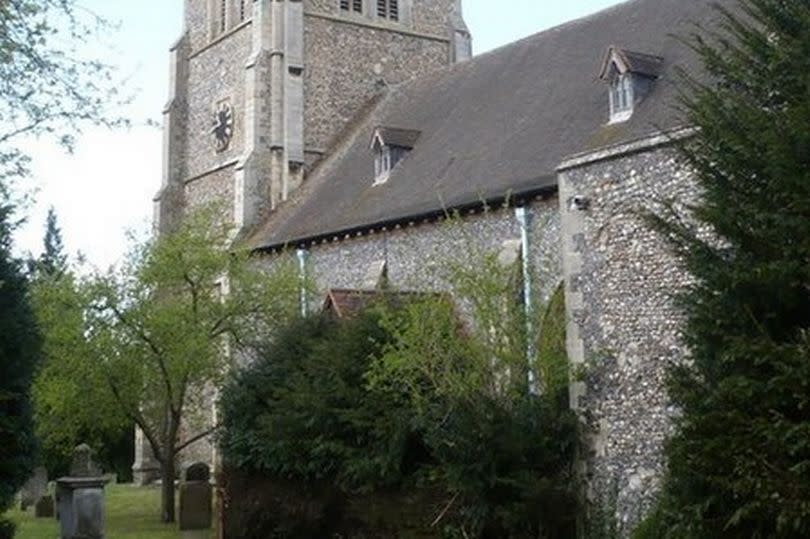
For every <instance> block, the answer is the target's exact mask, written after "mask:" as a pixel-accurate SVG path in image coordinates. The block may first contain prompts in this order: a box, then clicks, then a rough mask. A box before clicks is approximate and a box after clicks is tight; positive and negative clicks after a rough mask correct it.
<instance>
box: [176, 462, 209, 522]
mask: <svg viewBox="0 0 810 539" xmlns="http://www.w3.org/2000/svg"><path fill="white" fill-rule="evenodd" d="M210 480H211V470H210V468H209V467H208V465H207V464H205V463H202V462H198V463H196V464H192V465H191V466H189V467H188V468H187V469H186V473H185V477H184V481H183V482H182V484H181V485H180V519H179V520H180V530H208V529H210V528H211V517H212V507H211V506H212V503H213V489H212V487H211V482H210Z"/></svg>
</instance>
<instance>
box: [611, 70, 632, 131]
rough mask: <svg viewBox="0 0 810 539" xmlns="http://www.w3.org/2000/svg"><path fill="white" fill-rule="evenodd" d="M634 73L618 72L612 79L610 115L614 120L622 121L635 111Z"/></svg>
mask: <svg viewBox="0 0 810 539" xmlns="http://www.w3.org/2000/svg"><path fill="white" fill-rule="evenodd" d="M634 99H635V97H634V95H633V75H632V74H631V73H624V74H618V73H617V74H616V75H615V76H614V77H613V79H612V80H611V81H610V116H611V118H612V120H613V121H622V120H626V119H628V118H629V117H630V114H632V112H633V104H634Z"/></svg>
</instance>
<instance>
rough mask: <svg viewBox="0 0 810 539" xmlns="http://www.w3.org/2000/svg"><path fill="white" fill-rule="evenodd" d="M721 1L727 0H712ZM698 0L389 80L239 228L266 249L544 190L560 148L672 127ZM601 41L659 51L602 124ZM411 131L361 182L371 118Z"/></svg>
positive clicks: (639, 9) (700, 17)
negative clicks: (308, 170) (384, 174)
mask: <svg viewBox="0 0 810 539" xmlns="http://www.w3.org/2000/svg"><path fill="white" fill-rule="evenodd" d="M723 1H724V3H728V0H723ZM712 4H713V2H712V1H711V0H632V1H629V2H625V3H623V4H619V5H617V6H615V7H613V8H610V9H607V10H605V11H602V12H599V13H597V14H595V15H591V16H589V17H585V18H583V19H579V20H576V21H573V22H570V23H567V24H564V25H562V26H559V27H556V28H553V29H551V30H547V31H544V32H541V33H539V34H536V35H534V36H531V37H529V38H526V39H523V40H521V41H518V42H516V43H513V44H511V45H507V46H506V47H503V48H501V49H498V50H495V51H493V52H490V53H488V54H484V55H482V56H478V57H476V58H474V59H472V60H469V61H467V62H464V63H461V64H457V65H455V66H452V67H450V68H448V69H446V70H444V71H442V72H440V73H438V74H434V75H432V76H430V77H425V78H421V79H417V80H414V81H411V82H408V83H405V84H403V85H400V86H398V87H395V88H390V89H388V90H387V91H386V94H385V95H384V96H383V97H382V98H381V99H380V100H379V102H378V103H377V104H376V105H375V106H374V107H372V109H371V110H370V112H368V113H367V114H366V116H365V117H363V118H359V119H358V120H357V121H356V122H355V126H354V128H353V130H352V131H351V132H350V133H349V134H348V135H347V136H346V137H345V138H344V139H343V140H342V142H341V143H339V144H338V145H337V146H336V147H335V148H333V151H332V153H331V155H330V156H329V157H328V158H327V159H325V160H324V161H323V162H322V164H321V165H320V166H318V168H317V169H316V170H315V171H313V173H312V174H310V176H309V177H308V178H307V180H306V181H305V182H304V185H303V186H302V187H301V188H300V189H299V190H298V191H297V192H296V193H295V194H294V195H293V198H292V199H291V200H290V201H288V202H287V203H285V204H284V205H282V207H281V208H280V209H279V210H277V211H276V212H274V213H273V215H271V216H270V218H269V219H268V220H267V222H266V223H264V224H263V225H262V226H260V227H259V228H258V229H257V230H256V231H255V232H254V234H253V235H252V237H251V238H249V244H250V245H251V246H252V247H254V248H258V249H261V248H267V247H275V246H281V245H285V244H295V243H302V242H303V241H304V240H311V239H317V238H322V237H328V236H329V235H332V234H335V235H337V234H341V233H346V232H349V231H358V230H362V229H364V228H369V227H372V226H381V225H383V224H390V223H394V222H399V221H403V220H406V219H409V218H411V217H421V216H426V215H430V214H435V213H437V212H441V211H442V209H443V208H452V207H463V206H465V205H469V204H475V203H477V202H481V201H483V200H497V199H503V198H504V197H506V196H508V195H510V194H511V195H518V194H524V193H525V194H530V193H539V192H542V191H543V190H554V189H555V188H556V173H555V170H556V167H557V166H558V165H559V164H560V163H561V162H562V161H563V159H564V158H565V157H567V156H570V155H573V154H577V153H581V152H585V151H589V150H593V149H597V148H601V147H605V146H610V145H613V144H617V143H621V142H626V141H630V140H635V139H638V138H642V137H644V136H647V135H650V134H652V133H654V132H657V131H659V130H662V129H670V128H675V127H679V122H680V121H679V118H678V117H677V114H676V113H675V111H674V109H673V104H674V103H675V101H676V95H677V92H676V89H675V84H674V83H675V80H676V74H675V69H674V66H680V67H683V68H685V69H686V70H688V71H694V70H696V69H698V67H697V65H698V63H697V61H696V58H695V56H694V53H693V52H692V51H691V50H690V49H689V48H688V47H687V46H685V45H684V44H683V43H682V42H681V41H680V39H679V38H677V37H675V35H680V36H684V35H687V34H689V33H692V32H694V31H695V29H696V28H695V26H694V24H695V23H696V22H699V23H701V24H704V25H711V24H712V22H711V21H712V20H714V19H716V17H717V14H716V11H715V10H714V9H713V8H712ZM611 45H615V46H617V47H620V48H621V49H622V50H625V51H635V52H639V53H643V54H649V55H653V56H658V57H661V58H662V59H663V63H662V64H661V66H660V78H659V80H657V81H656V83H655V85H654V87H653V90H652V91H651V93H650V94H649V95H648V96H647V97H646V99H645V100H644V101H643V102H642V103H640V104H639V105H638V106H637V107H636V111H635V113H634V115H633V117H632V118H631V119H630V120H629V121H627V122H625V123H621V124H612V125H608V117H609V106H608V88H607V86H606V84H605V83H604V81H601V80H599V74H600V73H599V71H600V68H601V63H602V62H603V59H604V57H605V53H606V51H607V50H608V48H609V47H610V46H611ZM380 126H382V127H393V128H397V129H406V130H412V131H418V132H419V133H420V136H419V138H418V141H416V144H415V146H414V148H413V150H412V151H411V152H410V153H409V155H408V156H407V157H406V158H405V159H404V160H403V161H401V162H400V163H399V164H398V165H397V167H395V169H394V170H393V171H392V172H391V175H390V178H389V179H388V181H387V182H386V183H384V184H381V185H376V186H375V185H373V184H374V164H373V163H374V156H373V152H372V151H371V150H370V149H369V142H368V141H369V140H370V139H371V137H372V134H373V133H374V130H375V129H376V128H377V127H380Z"/></svg>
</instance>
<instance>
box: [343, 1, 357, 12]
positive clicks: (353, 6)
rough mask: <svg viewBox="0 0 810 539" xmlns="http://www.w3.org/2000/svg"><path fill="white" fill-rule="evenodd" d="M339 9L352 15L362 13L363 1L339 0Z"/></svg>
mask: <svg viewBox="0 0 810 539" xmlns="http://www.w3.org/2000/svg"><path fill="white" fill-rule="evenodd" d="M340 9H342V10H343V11H349V12H354V13H362V12H363V0H340Z"/></svg>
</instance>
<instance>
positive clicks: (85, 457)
mask: <svg viewBox="0 0 810 539" xmlns="http://www.w3.org/2000/svg"><path fill="white" fill-rule="evenodd" d="M99 476H101V469H100V468H99V467H98V466H97V465H96V463H95V462H93V450H92V449H90V446H89V445H87V444H82V445H80V446H78V447H76V449H74V450H73V460H72V461H71V463H70V477H99Z"/></svg>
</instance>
